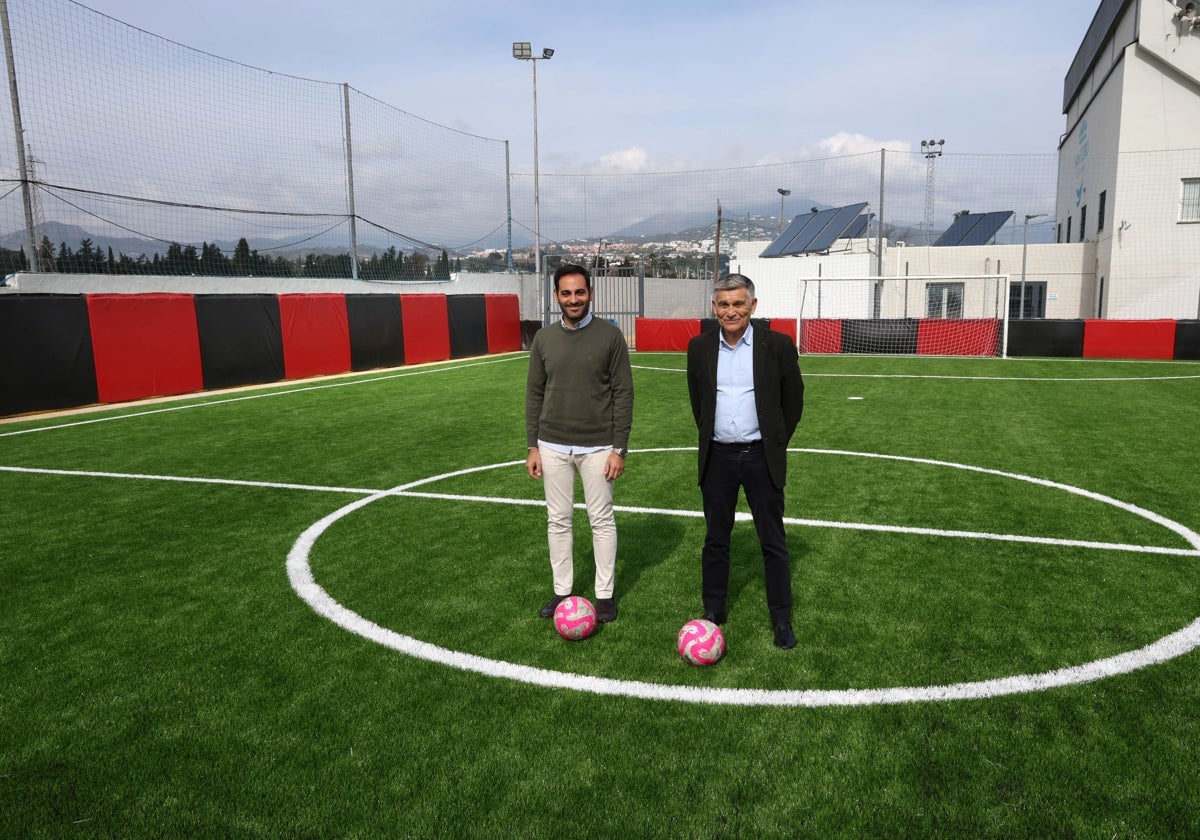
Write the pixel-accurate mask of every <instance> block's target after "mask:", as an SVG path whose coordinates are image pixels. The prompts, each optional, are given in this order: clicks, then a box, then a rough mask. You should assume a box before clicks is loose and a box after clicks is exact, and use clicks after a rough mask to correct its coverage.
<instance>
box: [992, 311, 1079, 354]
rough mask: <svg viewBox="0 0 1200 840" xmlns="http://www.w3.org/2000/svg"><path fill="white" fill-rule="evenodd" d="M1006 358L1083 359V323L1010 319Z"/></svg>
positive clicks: (1076, 321)
mask: <svg viewBox="0 0 1200 840" xmlns="http://www.w3.org/2000/svg"><path fill="white" fill-rule="evenodd" d="M1008 355H1010V356H1055V357H1057V356H1062V357H1065V358H1069V359H1081V358H1083V321H1082V320H1075V321H1070V320H1067V321H1043V320H1038V319H1032V320H1031V319H1027V318H1018V319H1016V320H1014V319H1012V318H1010V319H1009V321H1008Z"/></svg>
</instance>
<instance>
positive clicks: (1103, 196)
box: [1096, 190, 1108, 233]
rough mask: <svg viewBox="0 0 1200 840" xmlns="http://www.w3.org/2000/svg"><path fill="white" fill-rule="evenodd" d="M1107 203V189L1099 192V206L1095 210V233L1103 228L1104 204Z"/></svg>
mask: <svg viewBox="0 0 1200 840" xmlns="http://www.w3.org/2000/svg"><path fill="white" fill-rule="evenodd" d="M1107 203H1108V190H1103V191H1102V192H1101V193H1100V207H1099V208H1098V209H1097V211H1096V233H1099V232H1100V231H1102V230H1104V206H1105V205H1106V204H1107Z"/></svg>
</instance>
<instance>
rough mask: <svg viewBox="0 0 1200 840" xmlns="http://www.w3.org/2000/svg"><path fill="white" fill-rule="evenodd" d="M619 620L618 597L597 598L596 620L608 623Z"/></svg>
mask: <svg viewBox="0 0 1200 840" xmlns="http://www.w3.org/2000/svg"><path fill="white" fill-rule="evenodd" d="M616 620H617V599H616V598H597V599H596V621H598V622H600V623H601V624H607V623H608V622H610V621H616Z"/></svg>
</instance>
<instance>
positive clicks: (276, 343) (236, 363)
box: [195, 295, 284, 390]
mask: <svg viewBox="0 0 1200 840" xmlns="http://www.w3.org/2000/svg"><path fill="white" fill-rule="evenodd" d="M195 302H196V328H197V331H198V333H199V335H200V366H201V369H202V370H203V374H204V388H205V390H209V389H212V388H233V387H236V386H238V385H257V384H259V383H263V382H277V381H279V380H280V379H283V378H284V365H283V331H282V330H281V329H280V326H279V299H278V298H277V297H275V295H196V296H195Z"/></svg>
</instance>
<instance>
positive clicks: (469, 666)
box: [0, 447, 1200, 707]
mask: <svg viewBox="0 0 1200 840" xmlns="http://www.w3.org/2000/svg"><path fill="white" fill-rule="evenodd" d="M688 449H690V447H674V448H664V449H658V450H642V451H664V452H670V451H687V450H688ZM792 451H808V452H813V453H816V454H844V455H858V456H860V457H883V458H894V459H895V460H902V461H903V460H908V461H916V462H919V463H931V464H943V463H945V462H938V461H928V460H925V459H916V458H904V457H899V456H878V455H868V454H867V453H852V452H844V453H838V452H833V451H825V450H792ZM522 463H523V461H510V462H504V463H500V464H490V465H486V466H480V467H470V468H467V469H463V470H457V471H455V472H451V473H445V474H443V475H438V476H431V477H429V478H424V479H419V480H417V481H413V482H410V483H408V484H404V485H401V486H399V487H395V488H392V489H391V490H384V491H377V490H367V489H362V488H341V487H322V486H317V485H303V484H287V483H280V482H258V481H243V480H238V479H216V478H197V477H185V476H157V475H143V474H138V473H111V472H84V471H71V470H52V469H35V468H29V467H0V471H7V472H18V473H42V474H49V475H63V476H80V477H85V476H87V477H99V478H118V479H126V480H151V481H183V482H194V483H201V484H226V485H235V486H247V487H262V488H268V489H287V490H306V491H317V492H338V493H352V494H362V495H363V498H361V499H357V500H355V501H353V502H351V503H349V504H347V505H344V506H343V507H341V508H339V509H338V510H336V511H334V512H333V513H330V514H328V515H327V516H325V517H324V518H322V519H321V520H319V521H317V522H315V523H314V524H313V525H310V526H309V527H308V528H307V529H306V530H305V531H304V532H303V533H302V534H301V535H300V537H298V538H297V540H296V542H295V543H293V545H292V548H291V550H290V551H289V552H288V557H287V573H288V580H289V582H290V583H291V585H292V588H293V590H294V591H295V592H296V593H297V594H298V595H299V596H300V597H301V598H302V599H303V600H304V601H305V602H306V603H307V604H308V605H309V606H310V607H311V608H312V609H313V610H314V611H315V612H316V613H317V614H318V615H321V616H323V617H325V618H327V619H329V620H330V621H332V622H333V623H335V624H337V625H338V626H340V627H342V628H343V629H346V630H348V631H350V632H352V633H355V634H357V635H360V636H362V637H364V638H367V639H370V640H371V641H374V642H376V643H378V644H381V645H384V646H386V647H388V648H390V649H393V650H396V651H398V652H400V653H404V654H406V655H409V656H413V657H416V658H420V659H424V660H427V661H431V662H436V663H439V664H443V665H446V666H448V667H453V668H458V669H461V670H465V671H471V672H474V673H479V674H482V675H485V676H489V677H496V678H503V679H510V680H516V681H520V682H525V683H530V684H533V685H539V686H545V687H550V688H565V689H569V690H573V691H583V692H590V693H595V694H603V695H618V696H625V697H635V698H640V699H647V700H660V701H674V702H686V703H701V704H715V705H735V706H803V707H824V706H866V705H880V704H900V703H920V702H945V701H951V700H980V699H986V698H990V697H999V696H1005V695H1011V694H1024V693H1029V692H1034V691H1044V690H1047V689H1050V688H1055V687H1062V686H1068V685H1076V684H1080V683H1086V682H1092V681H1095V680H1100V679H1104V678H1106V677H1111V676H1115V675H1118V674H1124V673H1129V672H1131V671H1135V670H1139V669H1141V668H1145V667H1148V666H1150V665H1155V664H1158V663H1161V662H1165V661H1167V660H1170V659H1173V658H1175V657H1178V656H1181V655H1183V654H1185V653H1188V652H1190V651H1192V650H1194V649H1195V648H1196V647H1197V646H1200V619H1196V620H1194V621H1192V623H1191V624H1189V625H1188V626H1186V627H1184V628H1183V629H1181V630H1178V631H1176V632H1174V633H1171V634H1169V635H1167V636H1164V637H1162V638H1160V639H1158V640H1157V641H1154V642H1152V643H1150V644H1148V645H1146V646H1144V647H1141V648H1138V649H1137V650H1132V651H1128V652H1125V653H1121V654H1117V655H1115V656H1112V657H1108V658H1106V659H1100V660H1096V661H1093V662H1088V663H1084V664H1081V665H1076V666H1072V667H1068V668H1062V669H1057V670H1052V671H1046V672H1043V673H1037V674H1019V675H1015V676H1008V677H1001V678H996V679H989V680H979V681H975V682H963V683H953V684H948V685H933V686H896V687H889V688H875V689H797V690H791V689H783V690H773V689H753V688H711V687H706V686H679V685H662V684H655V683H645V682H638V681H630V680H620V679H613V678H606V677H594V676H587V675H582V674H573V673H566V672H561V671H550V670H547V669H544V668H536V667H532V666H528V665H519V664H515V663H511V662H504V661H500V660H493V659H487V658H485V657H481V656H476V655H474V654H468V653H463V652H461V651H454V650H448V649H446V648H441V647H438V646H437V645H433V644H430V643H428V642H423V641H421V640H419V639H414V638H412V637H410V636H405V635H403V634H400V633H397V632H395V631H394V630H390V629H388V628H386V627H381V626H380V625H377V624H375V623H373V622H371V621H370V620H368V619H366V618H364V617H363V616H361V615H359V614H358V613H355V612H354V611H352V610H350V609H348V608H347V607H344V606H342V605H341V604H340V603H338V602H337V601H336V600H334V598H333V597H332V596H330V595H329V593H328V592H326V591H325V590H324V589H323V588H322V587H321V586H320V585H319V584H318V583H317V582H316V580H315V579H314V577H313V575H312V569H311V566H310V564H309V554H310V553H311V550H312V548H313V546H314V545H315V543H316V541H317V539H318V538H319V537H320V535H321V534H322V533H323V532H324V531H325V530H326V529H327V528H328V527H329V526H330V525H332V524H333V523H334V522H336V521H338V520H339V519H341V518H343V517H345V516H347V515H348V514H350V513H352V512H354V511H356V510H359V509H360V508H362V507H364V506H366V505H368V504H370V503H372V502H374V501H378V500H380V499H384V498H388V497H391V496H401V497H403V496H415V497H430V498H446V499H452V500H463V501H484V502H491V503H506V504H520V505H529V506H538V507H540V506H541V505H542V504H543V503H542V502H541V501H539V500H535V499H522V500H513V499H504V498H499V497H483V496H478V497H476V496H463V495H457V494H432V493H425V492H414V491H413V489H412V488H415V487H418V486H421V485H425V484H430V483H432V482H435V481H441V480H444V479H447V478H453V477H456V476H461V475H467V474H471V473H476V472H483V471H485V470H492V469H496V468H498V467H508V466H513V467H515V466H518V465H520V464H522ZM950 466H957V467H958V468H960V469H978V471H979V472H985V473H994V474H998V475H1010V474H1007V473H998V472H996V471H994V470H986V469H981V468H971V467H968V466H966V465H961V464H960V465H950ZM1011 477H1014V478H1017V479H1019V480H1024V481H1032V482H1033V483H1037V484H1045V485H1047V486H1052V487H1059V488H1062V489H1066V490H1069V491H1070V492H1074V493H1082V494H1083V495H1088V496H1091V497H1093V498H1096V499H1097V500H1107V501H1109V502H1110V503H1117V504H1118V506H1120V507H1124V508H1126V509H1128V510H1130V512H1140V513H1141V515H1145V514H1149V513H1150V512H1149V511H1142V509H1140V508H1136V507H1135V506H1132V505H1125V504H1124V503H1120V502H1117V500H1114V499H1108V497H1104V496H1100V495H1099V494H1092V493H1088V492H1087V491H1081V490H1080V489H1079V488H1071V487H1069V486H1067V485H1058V484H1056V483H1055V482H1046V481H1042V480H1040V479H1033V478H1031V477H1029V476H1017V475H1011ZM624 510H625V511H626V512H630V513H659V514H667V515H682V516H689V517H700V516H702V514H700V513H699V512H697V511H672V510H667V509H659V508H624ZM1151 516H1153V517H1155V518H1156V519H1155V521H1159V522H1160V523H1161V524H1164V525H1167V526H1168V527H1170V526H1172V525H1174V526H1175V527H1173V528H1171V530H1174V531H1176V532H1177V533H1180V534H1181V535H1184V536H1185V537H1186V535H1187V534H1191V537H1192V539H1189V542H1191V543H1192V544H1194V545H1197V546H1198V547H1200V536H1198V535H1196V534H1194V533H1193V532H1190V531H1188V529H1186V528H1185V527H1184V526H1182V525H1178V524H1177V523H1172V522H1170V520H1165V519H1164V518H1163V517H1158V516H1157V514H1151ZM819 524H827V525H834V526H837V527H853V525H851V524H849V523H819ZM901 530H902V529H901ZM946 533H952V532H946ZM1017 539H1027V538H1017ZM1096 547H1116V546H1110V545H1108V544H1098V545H1097V546H1096ZM1135 550H1144V549H1136V548H1135ZM1193 553H1197V552H1193Z"/></svg>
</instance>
